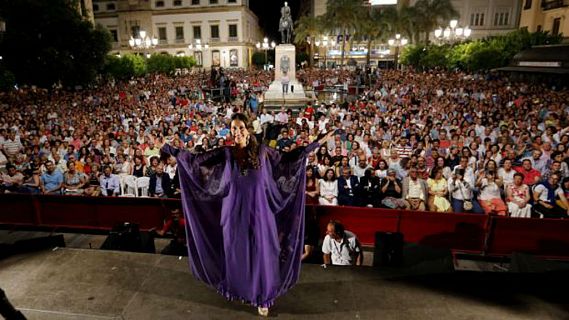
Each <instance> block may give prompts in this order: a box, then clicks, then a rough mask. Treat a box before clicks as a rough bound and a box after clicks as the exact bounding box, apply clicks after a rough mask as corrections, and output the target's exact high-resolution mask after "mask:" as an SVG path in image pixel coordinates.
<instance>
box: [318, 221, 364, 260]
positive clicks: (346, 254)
mask: <svg viewBox="0 0 569 320" xmlns="http://www.w3.org/2000/svg"><path fill="white" fill-rule="evenodd" d="M322 253H323V254H324V264H326V265H329V264H333V265H339V266H351V265H356V266H361V265H362V260H363V253H362V250H361V246H360V243H359V241H358V239H357V237H356V235H355V234H353V233H352V232H350V231H348V230H345V229H344V226H343V225H342V224H341V223H340V222H338V221H330V223H328V226H327V227H326V237H324V241H323V242H322Z"/></svg>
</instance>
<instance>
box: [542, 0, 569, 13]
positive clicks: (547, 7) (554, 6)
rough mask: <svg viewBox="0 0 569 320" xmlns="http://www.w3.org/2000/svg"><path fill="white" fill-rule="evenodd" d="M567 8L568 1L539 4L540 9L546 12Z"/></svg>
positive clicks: (553, 0)
mask: <svg viewBox="0 0 569 320" xmlns="http://www.w3.org/2000/svg"><path fill="white" fill-rule="evenodd" d="M568 6H569V0H548V1H542V2H541V8H542V9H543V10H544V11H546V10H553V9H557V8H563V7H568Z"/></svg>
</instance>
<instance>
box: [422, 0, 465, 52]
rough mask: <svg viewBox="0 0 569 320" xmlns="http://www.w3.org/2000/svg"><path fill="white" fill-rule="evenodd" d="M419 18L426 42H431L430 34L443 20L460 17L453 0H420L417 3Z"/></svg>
mask: <svg viewBox="0 0 569 320" xmlns="http://www.w3.org/2000/svg"><path fill="white" fill-rule="evenodd" d="M415 8H416V10H417V17H416V18H417V20H418V23H419V24H420V27H421V29H422V31H423V32H425V43H427V44H428V43H429V34H430V33H431V31H433V30H434V29H435V28H436V27H437V25H439V24H440V23H442V22H443V21H447V20H450V19H452V18H457V17H458V11H456V10H455V9H454V7H453V6H452V3H451V0H419V1H417V3H416V4H415Z"/></svg>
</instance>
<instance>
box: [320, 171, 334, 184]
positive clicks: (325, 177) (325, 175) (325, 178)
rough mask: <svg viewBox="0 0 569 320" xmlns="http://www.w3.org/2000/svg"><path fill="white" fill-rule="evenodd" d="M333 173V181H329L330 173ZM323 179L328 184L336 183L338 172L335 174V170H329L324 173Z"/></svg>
mask: <svg viewBox="0 0 569 320" xmlns="http://www.w3.org/2000/svg"><path fill="white" fill-rule="evenodd" d="M330 171H332V179H331V180H328V172H330ZM322 179H323V180H324V181H326V182H328V181H336V172H334V169H331V168H330V169H328V170H326V172H325V173H324V176H323V177H322Z"/></svg>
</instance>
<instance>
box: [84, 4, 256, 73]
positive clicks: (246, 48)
mask: <svg viewBox="0 0 569 320" xmlns="http://www.w3.org/2000/svg"><path fill="white" fill-rule="evenodd" d="M93 12H94V16H95V23H96V24H100V25H102V26H104V27H105V28H107V30H109V32H110V33H111V35H112V38H113V53H114V54H124V53H128V52H136V53H139V54H146V55H148V54H153V53H160V54H171V55H185V56H193V57H194V58H195V59H196V62H197V64H198V66H201V67H204V68H206V69H208V68H211V67H212V66H220V67H224V68H247V67H249V65H250V62H251V56H252V54H253V52H254V50H255V43H257V42H258V41H259V40H260V38H261V34H262V33H261V30H260V28H259V22H258V18H257V16H256V15H255V14H254V13H253V12H252V11H251V10H250V9H249V2H248V0H110V1H107V0H94V1H93ZM140 31H145V32H146V34H147V36H148V37H150V38H156V39H157V40H158V44H157V45H156V46H155V47H153V48H149V49H133V48H131V47H130V45H129V40H130V39H131V37H133V38H136V37H138V35H139V34H140ZM198 44H199V45H198ZM189 45H191V48H190V47H189Z"/></svg>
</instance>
